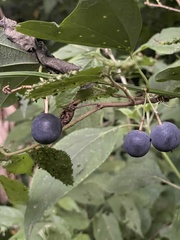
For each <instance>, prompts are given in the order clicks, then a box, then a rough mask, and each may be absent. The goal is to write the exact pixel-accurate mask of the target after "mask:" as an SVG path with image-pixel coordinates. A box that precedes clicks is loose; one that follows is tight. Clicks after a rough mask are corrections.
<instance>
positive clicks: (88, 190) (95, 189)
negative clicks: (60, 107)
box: [68, 181, 104, 205]
mask: <svg viewBox="0 0 180 240" xmlns="http://www.w3.org/2000/svg"><path fill="white" fill-rule="evenodd" d="M68 195H69V196H70V197H72V198H73V199H74V200H76V201H77V202H79V203H82V204H89V205H100V204H103V202H104V192H103V190H102V189H101V188H100V187H99V186H98V185H97V184H96V183H91V182H90V183H89V182H86V181H84V182H82V183H81V184H79V185H78V186H77V187H76V188H74V189H73V190H72V191H71V192H70V193H69V194H68Z"/></svg>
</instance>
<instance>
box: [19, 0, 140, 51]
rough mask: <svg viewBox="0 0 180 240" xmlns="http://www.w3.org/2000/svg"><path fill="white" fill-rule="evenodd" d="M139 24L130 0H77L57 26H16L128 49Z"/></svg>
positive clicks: (52, 37)
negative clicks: (74, 6) (76, 3)
mask: <svg viewBox="0 0 180 240" xmlns="http://www.w3.org/2000/svg"><path fill="white" fill-rule="evenodd" d="M92 16H94V17H92ZM97 23H98V24H97ZM141 24H142V23H141V16H140V12H139V9H138V7H137V4H136V2H135V1H134V0H126V1H124V0H113V1H112V0H81V1H79V4H78V5H77V7H76V8H75V10H74V11H73V12H72V13H71V14H70V15H69V16H68V17H67V18H66V19H65V20H64V21H63V22H62V23H61V24H60V25H58V24H56V23H47V22H38V21H27V22H24V23H21V24H19V25H18V26H17V27H16V29H17V30H18V31H20V32H22V33H25V34H27V35H31V36H35V37H37V38H42V39H49V40H54V41H59V42H65V43H75V44H80V45H87V46H94V47H110V48H111V47H113V48H118V49H123V50H127V51H128V52H129V51H133V49H134V47H135V45H136V43H137V40H138V38H139V34H140V31H141Z"/></svg>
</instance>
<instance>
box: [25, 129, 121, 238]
mask: <svg viewBox="0 0 180 240" xmlns="http://www.w3.org/2000/svg"><path fill="white" fill-rule="evenodd" d="M117 130H118V128H117V127H112V128H104V129H103V128H102V129H101V128H100V129H98V128H94V129H93V128H89V129H82V130H79V131H75V132H73V133H71V134H69V135H68V136H66V137H64V138H63V139H62V140H61V141H59V142H58V143H57V144H56V145H55V146H54V147H55V148H56V149H61V150H63V151H66V152H67V153H68V154H69V155H70V157H71V161H72V163H73V177H74V185H73V186H66V185H64V184H62V183H61V182H60V181H58V180H55V179H54V178H53V177H52V176H51V175H49V174H48V173H47V172H46V171H43V170H41V169H40V170H38V171H37V172H36V173H35V175H34V176H33V179H32V183H31V188H30V201H29V203H28V205H27V210H26V214H25V233H26V237H27V239H29V237H30V235H31V231H32V229H33V228H34V226H35V224H36V223H37V222H38V221H39V220H40V218H41V217H42V216H43V213H44V211H45V210H46V209H47V208H49V207H51V206H52V205H53V204H54V203H55V202H56V201H58V200H59V199H60V198H62V197H64V196H65V195H66V194H67V193H68V192H70V190H72V189H73V188H75V187H76V186H77V185H79V184H80V183H81V182H82V181H83V180H84V179H86V178H87V177H88V176H89V175H90V174H91V173H92V172H93V171H95V170H96V169H97V168H98V167H99V166H100V165H101V164H102V163H103V162H104V161H105V160H106V158H107V157H108V156H109V154H110V153H111V151H112V150H113V148H114V146H115V143H116V141H117V136H118V131H117ZM42 202H43V204H42Z"/></svg>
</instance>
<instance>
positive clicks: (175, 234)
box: [160, 208, 180, 240]
mask: <svg viewBox="0 0 180 240" xmlns="http://www.w3.org/2000/svg"><path fill="white" fill-rule="evenodd" d="M179 224H180V209H179V208H178V209H177V210H176V212H175V215H174V218H173V222H172V224H171V225H170V226H167V227H164V228H163V229H162V230H161V231H160V236H162V237H165V238H167V239H169V240H179V239H180V229H179Z"/></svg>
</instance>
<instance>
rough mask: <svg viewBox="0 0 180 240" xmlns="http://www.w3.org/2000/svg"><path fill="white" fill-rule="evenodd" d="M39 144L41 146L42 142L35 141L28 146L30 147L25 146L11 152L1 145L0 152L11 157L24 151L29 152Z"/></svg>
mask: <svg viewBox="0 0 180 240" xmlns="http://www.w3.org/2000/svg"><path fill="white" fill-rule="evenodd" d="M37 146H40V144H39V143H35V144H33V145H31V146H28V147H26V148H23V149H20V150H17V151H14V152H10V153H8V152H6V151H5V150H4V149H3V147H0V152H1V153H2V154H3V155H4V156H5V157H11V156H13V155H16V154H20V153H23V152H27V151H29V150H31V149H33V148H35V147H37ZM3 160H5V159H3ZM8 160H9V159H8Z"/></svg>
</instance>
